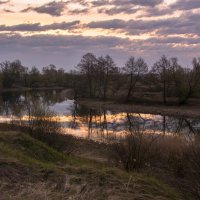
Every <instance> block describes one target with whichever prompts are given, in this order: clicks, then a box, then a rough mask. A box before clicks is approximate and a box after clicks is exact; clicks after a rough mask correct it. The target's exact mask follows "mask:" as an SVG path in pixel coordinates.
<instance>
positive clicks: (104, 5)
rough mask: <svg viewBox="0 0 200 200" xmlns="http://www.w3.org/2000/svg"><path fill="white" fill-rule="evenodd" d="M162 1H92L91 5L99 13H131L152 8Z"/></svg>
mask: <svg viewBox="0 0 200 200" xmlns="http://www.w3.org/2000/svg"><path fill="white" fill-rule="evenodd" d="M162 3H163V0H151V1H149V0H112V1H107V0H104V1H93V2H92V5H93V7H97V8H98V12H99V13H106V14H108V15H114V14H120V13H124V14H133V13H136V12H137V11H139V10H141V9H144V8H154V7H155V6H158V5H160V4H162ZM138 6H139V7H138Z"/></svg>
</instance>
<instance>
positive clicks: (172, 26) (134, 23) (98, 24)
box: [87, 13, 200, 36]
mask: <svg viewBox="0 0 200 200" xmlns="http://www.w3.org/2000/svg"><path fill="white" fill-rule="evenodd" d="M198 19H200V14H193V13H187V14H186V13H185V14H182V15H181V16H180V17H171V18H167V19H156V20H128V21H125V20H121V19H113V20H104V21H92V22H90V23H88V25H87V26H88V27H89V28H93V29H96V28H101V29H108V30H109V29H110V30H120V31H122V32H125V33H127V34H128V35H140V34H143V33H146V34H149V33H151V32H154V33H157V34H158V35H161V36H168V35H176V34H195V35H200V28H199V27H200V20H198Z"/></svg>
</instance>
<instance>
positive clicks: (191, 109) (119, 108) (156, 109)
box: [77, 98, 200, 118]
mask: <svg viewBox="0 0 200 200" xmlns="http://www.w3.org/2000/svg"><path fill="white" fill-rule="evenodd" d="M77 102H78V104H81V105H84V106H88V107H90V108H93V109H104V110H111V111H114V112H128V113H130V112H133V113H144V114H155V115H166V116H174V117H182V118H200V107H199V105H182V106H175V105H174V106H172V105H170V106H165V105H160V104H159V105H149V104H131V103H129V104H127V103H118V102H114V101H99V100H93V99H86V98H85V99H84V98H82V99H81V98H80V99H78V100H77Z"/></svg>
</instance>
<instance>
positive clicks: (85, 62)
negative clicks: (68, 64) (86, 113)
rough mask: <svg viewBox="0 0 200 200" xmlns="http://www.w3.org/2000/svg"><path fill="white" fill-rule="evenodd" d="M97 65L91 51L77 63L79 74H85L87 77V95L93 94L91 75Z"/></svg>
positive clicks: (91, 95)
mask: <svg viewBox="0 0 200 200" xmlns="http://www.w3.org/2000/svg"><path fill="white" fill-rule="evenodd" d="M96 66H97V59H96V57H95V55H93V54H92V53H87V54H85V55H84V56H83V57H82V59H81V61H80V63H79V64H78V65H77V68H78V69H79V71H80V73H81V74H85V75H86V77H87V82H88V87H89V96H90V97H93V96H94V91H93V82H94V81H93V75H94V71H95V67H96Z"/></svg>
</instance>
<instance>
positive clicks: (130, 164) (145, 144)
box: [113, 130, 156, 171]
mask: <svg viewBox="0 0 200 200" xmlns="http://www.w3.org/2000/svg"><path fill="white" fill-rule="evenodd" d="M155 141H156V137H154V136H152V135H151V134H149V135H147V134H144V133H143V132H140V131H139V130H135V131H132V132H131V133H129V134H128V135H127V136H125V137H124V138H122V139H121V140H120V141H119V142H118V143H115V144H113V150H114V156H113V157H114V160H115V161H117V163H121V164H122V165H123V167H124V168H125V169H126V170H127V171H132V170H138V169H141V168H143V167H149V166H150V161H151V157H152V152H153V151H154V147H153V145H152V144H153V143H154V142H155Z"/></svg>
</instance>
